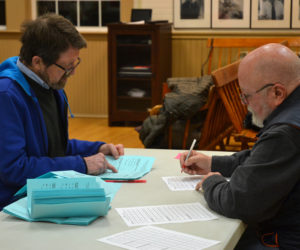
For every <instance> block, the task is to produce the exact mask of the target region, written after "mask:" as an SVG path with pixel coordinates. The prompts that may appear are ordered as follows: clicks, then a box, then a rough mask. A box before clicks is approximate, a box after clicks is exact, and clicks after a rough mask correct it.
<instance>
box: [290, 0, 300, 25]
mask: <svg viewBox="0 0 300 250" xmlns="http://www.w3.org/2000/svg"><path fill="white" fill-rule="evenodd" d="M292 28H293V29H295V28H296V29H297V28H300V0H292Z"/></svg>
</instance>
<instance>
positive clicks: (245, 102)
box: [240, 83, 275, 105]
mask: <svg viewBox="0 0 300 250" xmlns="http://www.w3.org/2000/svg"><path fill="white" fill-rule="evenodd" d="M274 85H275V83H267V84H266V85H264V86H262V87H261V88H260V89H258V90H256V91H255V92H254V93H253V94H243V93H241V94H240V98H241V100H242V103H243V104H245V105H248V104H249V101H248V99H249V98H250V97H251V96H253V95H255V94H257V93H259V92H260V91H262V90H264V89H265V88H268V87H271V86H274Z"/></svg>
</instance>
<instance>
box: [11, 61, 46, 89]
mask: <svg viewBox="0 0 300 250" xmlns="http://www.w3.org/2000/svg"><path fill="white" fill-rule="evenodd" d="M17 66H18V68H19V70H20V71H21V72H22V73H24V74H25V75H27V76H28V77H29V78H31V79H32V80H34V81H35V82H36V83H38V84H39V85H41V86H42V87H43V88H45V89H50V87H49V85H48V84H47V83H46V82H45V81H43V80H42V79H41V78H40V77H39V76H38V75H37V74H36V73H34V72H33V71H32V70H31V69H29V68H28V67H27V66H25V64H23V63H22V62H21V61H20V58H19V59H18V61H17Z"/></svg>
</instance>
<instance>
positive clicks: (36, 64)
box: [31, 56, 44, 71]
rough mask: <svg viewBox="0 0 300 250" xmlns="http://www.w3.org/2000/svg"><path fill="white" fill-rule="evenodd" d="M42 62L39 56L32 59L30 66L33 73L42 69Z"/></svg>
mask: <svg viewBox="0 0 300 250" xmlns="http://www.w3.org/2000/svg"><path fill="white" fill-rule="evenodd" d="M43 65H44V64H43V60H42V58H40V57H39V56H34V57H32V60H31V66H32V68H33V70H34V71H40V70H41V69H42V67H43Z"/></svg>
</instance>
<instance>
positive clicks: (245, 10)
mask: <svg viewBox="0 0 300 250" xmlns="http://www.w3.org/2000/svg"><path fill="white" fill-rule="evenodd" d="M212 27H213V28H250V1H249V0H214V1H212Z"/></svg>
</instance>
